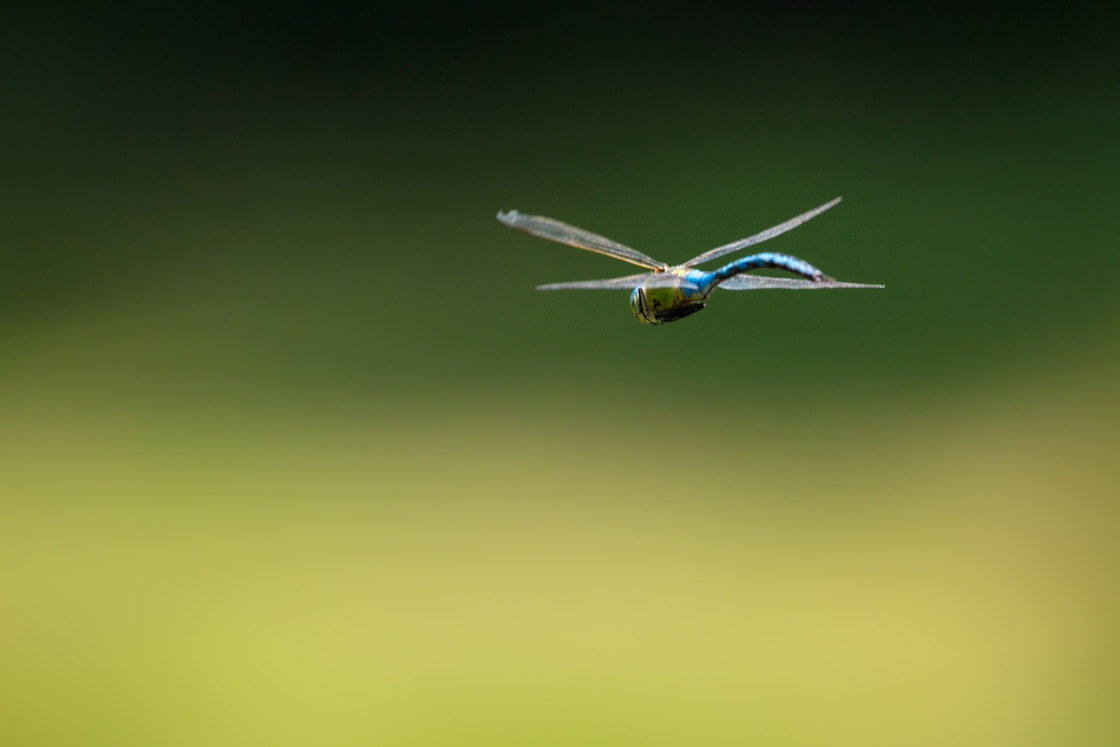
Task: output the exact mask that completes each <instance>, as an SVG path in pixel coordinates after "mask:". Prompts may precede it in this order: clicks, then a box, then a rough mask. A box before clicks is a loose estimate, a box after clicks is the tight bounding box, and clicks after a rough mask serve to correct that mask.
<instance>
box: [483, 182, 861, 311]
mask: <svg viewBox="0 0 1120 747" xmlns="http://www.w3.org/2000/svg"><path fill="white" fill-rule="evenodd" d="M841 199H843V198H841V197H837V198H836V199H835V200H832V201H831V202H826V203H825V204H823V205H821V206H819V207H815V208H813V209H812V210H810V211H808V212H805V213H802V214H801V215H798V216H797V217H795V218H790V219H789V220H787V221H786V222H785V223H779V224H778V225H776V226H771V227H770V228H767V229H766V230H765V231H762V232H760V233H756V234H755V235H754V236H748V237H747V238H745V239H739V240H738V241H732V242H731V243H730V244H724V245H723V246H718V247H716V248H715V249H710V250H708V251H706V252H704V253H703V254H701V255H699V256H696V257H693V258H692V259H690V260H688V261H687V262H685V263H684V264H680V265H675V266H672V267H670V266H669V265H667V264H665V263H664V262H659V261H658V260H656V259H654V258H652V257H650V256H648V255H645V254H643V253H641V252H639V251H638V250H637V249H631V248H630V247H628V246H624V245H622V244H619V243H618V242H616V241H611V240H610V239H607V238H604V237H602V236H599V235H597V234H593V233H591V232H590V231H584V230H583V229H582V228H576V227H575V226H569V225H568V224H567V223H561V222H560V221H558V220H553V219H552V218H545V217H543V216H540V215H524V214H522V213H519V212H517V211H516V210H510V211H509V212H506V213H503V212H499V213H498V220H500V221H501V222H502V223H505V224H506V225H507V226H512V227H513V228H516V229H519V230H521V231H525V232H526V233H531V234H533V235H534V236H540V237H541V238H544V239H551V240H552V241H558V242H560V243H561V244H567V245H569V246H574V247H578V248H580V249H587V250H588V251H592V252H598V253H599V254H605V255H607V256H608V257H614V258H615V259H621V260H622V261H623V262H629V263H630V264H634V265H638V266H639V267H645V268H646V269H647V270H649V272H640V273H638V274H637V275H627V276H625V277H621V278H611V279H609V280H577V281H576V282H573V283H550V284H548V285H538V286H537V290H567V289H580V288H584V289H586V288H591V289H599V288H602V289H610V288H621V289H625V290H628V291H630V292H631V293H630V308H631V309H632V310H633V311H634V316H636V317H638V320H639V321H641V322H644V323H646V324H665V323H667V322H675V321H677V320H678V319H683V318H684V317H686V316H688V315H689V314H694V313H696V312H697V311H699V310H700V309H702V308H704V307H705V306H706V305H707V304H706V301H707V300H708V296H710V295H711V294H712V291H713V290H715V289H716V288H725V289H727V290H757V289H761V288H788V289H791V290H796V289H802V288H882V287H883V286H882V285H869V284H866V283H844V282H841V281H839V280H836V279H834V278H831V277H829V276H828V275H825V274H824V273H823V272H821V271H820V270H818V269H817V268H816V267H814V266H813V265H811V264H809V263H808V262H806V261H805V260H803V259H798V258H797V257H794V256H791V255H789V254H778V253H777V252H761V253H759V254H751V255H749V256H746V257H741V258H739V259H737V260H735V261H734V262H730V263H729V264H726V265H724V266H723V267H720V268H719V269H718V270H715V271H714V272H705V271H704V270H698V269H694V268H695V266H696V265H699V264H703V263H705V262H708V261H711V260H713V259H716V258H717V257H722V256H724V255H727V254H731V253H732V252H737V251H739V250H740V249H746V248H747V247H748V246H753V245H755V244H758V243H761V242H763V241H766V240H767V239H772V238H774V237H775V236H779V235H781V234H783V233H785V232H786V231H789V230H792V229H794V228H797V227H798V226H800V225H801V224H802V223H804V222H805V221H807V220H809V219H810V218H815V217H816V216H818V215H820V214H821V213H823V212H824V211H825V210H828V209H829V208H831V207H834V206H836V205H837V204H838V203H839V202H840V200H841ZM760 267H774V268H778V269H781V270H788V271H789V272H792V273H794V274H796V275H800V276H801V278H775V277H766V276H762V275H750V274H747V273H749V272H750V271H751V270H755V269H758V268H760Z"/></svg>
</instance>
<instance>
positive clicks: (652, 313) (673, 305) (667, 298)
mask: <svg viewBox="0 0 1120 747" xmlns="http://www.w3.org/2000/svg"><path fill="white" fill-rule="evenodd" d="M682 291H685V289H682V288H678V287H657V286H652V285H651V286H650V287H648V288H647V287H646V284H643V285H639V286H638V287H637V288H635V289H634V292H633V293H631V294H630V309H631V310H632V311H633V312H634V316H636V317H638V321H639V322H642V323H644V324H665V323H666V322H675V321H677V320H678V319H683V318H684V317H686V316H688V315H689V314H695V313H696V312H697V311H699V310H700V309H702V308H704V306H705V305H706V304H705V303H704V302H703V301H698V300H695V298H696V296H695V295H694V294H693V293H691V292H687V291H685V292H682Z"/></svg>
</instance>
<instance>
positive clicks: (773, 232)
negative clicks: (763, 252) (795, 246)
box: [683, 197, 844, 267]
mask: <svg viewBox="0 0 1120 747" xmlns="http://www.w3.org/2000/svg"><path fill="white" fill-rule="evenodd" d="M842 199H844V198H843V197H837V198H836V199H835V200H832V201H831V202H826V203H825V204H823V205H821V206H820V207H815V208H813V209H812V210H810V211H809V212H807V213H802V214H801V215H799V216H797V217H796V218H790V219H789V220H787V221H786V222H785V223H779V224H778V225H776V226H771V227H770V228H767V229H766V230H765V231H762V232H761V233H756V234H755V235H754V236H748V237H747V238H745V239H739V240H738V241H732V242H731V243H730V244H724V245H723V246H717V247H716V248H715V249H710V250H708V251H706V252H704V253H703V254H701V255H700V256H698V257H693V258H692V259H690V260H688V261H687V262H685V263H684V265H683V266H684V267H693V266H695V265H698V264H701V263H703V262H707V261H708V260H712V259H715V258H716V257H722V256H723V255H725V254H731V252H737V251H739V250H740V249H746V248H747V247H748V246H754V245H755V244H760V243H762V242H763V241H766V240H767V239H772V238H774V237H775V236H779V235H781V234H783V233H785V232H786V231H789V230H792V229H794V228H797V227H798V226H800V225H801V224H802V223H804V222H805V221H807V220H809V219H810V218H815V217H816V216H818V215H820V214H821V213H823V212H824V211H825V210H828V209H829V208H831V207H835V206H836V205H837V204H839V202H840V200H842Z"/></svg>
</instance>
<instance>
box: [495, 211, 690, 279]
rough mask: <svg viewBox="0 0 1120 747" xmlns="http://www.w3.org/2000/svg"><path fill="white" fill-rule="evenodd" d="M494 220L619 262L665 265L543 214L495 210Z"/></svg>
mask: <svg viewBox="0 0 1120 747" xmlns="http://www.w3.org/2000/svg"><path fill="white" fill-rule="evenodd" d="M498 220H500V221H501V222H502V223H505V224H506V225H507V226H511V227H513V228H516V229H518V230H521V231H524V232H525V233H531V234H533V235H534V236H540V237H541V238H542V239H551V240H553V241H559V242H560V243H561V244H567V245H568V246H575V247H579V248H580V249H587V250H588V251H592V252H598V253H599V254H605V255H607V256H608V257H614V258H615V259H621V260H622V261H623V262H630V263H631V264H635V265H639V266H640V267H648V268H649V269H651V270H657V269H661V268H664V267H667V266H668V265H666V264H665V263H664V262H658V261H657V260H656V259H654V258H653V257H650V256H647V255H645V254H642V253H641V252H639V251H638V250H637V249H631V248H630V247H628V246H623V245H622V244H619V243H618V242H617V241H611V240H610V239H606V238H603V237H602V236H599V235H597V234H594V233H591V232H590V231H584V230H583V229H582V228H576V227H575V226H569V225H568V224H567V223H561V222H560V221H558V220H553V219H552V218H545V217H543V216H540V215H524V214H522V213H519V212H517V211H516V210H510V211H509V212H508V213H501V212H500V213H498Z"/></svg>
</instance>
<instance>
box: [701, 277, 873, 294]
mask: <svg viewBox="0 0 1120 747" xmlns="http://www.w3.org/2000/svg"><path fill="white" fill-rule="evenodd" d="M719 287H720V288H725V289H727V290H733V291H745V290H759V289H762V288H787V289H789V290H809V289H813V288H882V287H884V286H882V285H874V284H868V283H845V282H841V281H840V280H803V279H801V278H770V277H764V276H762V275H736V276H735V277H733V278H728V279H727V280H724V281H723V282H722V283H720V284H719Z"/></svg>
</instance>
